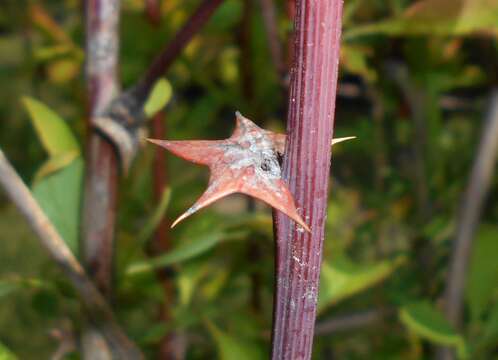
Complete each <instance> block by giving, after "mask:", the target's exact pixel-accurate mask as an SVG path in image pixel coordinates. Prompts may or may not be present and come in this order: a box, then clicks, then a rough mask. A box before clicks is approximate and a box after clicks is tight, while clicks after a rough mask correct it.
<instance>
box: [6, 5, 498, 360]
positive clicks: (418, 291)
mask: <svg viewBox="0 0 498 360" xmlns="http://www.w3.org/2000/svg"><path fill="white" fill-rule="evenodd" d="M497 3H498V2H497V1H496V0H421V1H412V0H383V1H381V0H346V1H345V4H344V15H343V23H344V28H343V43H342V49H341V72H340V81H339V88H338V99H337V113H336V123H335V124H336V125H335V137H342V136H356V137H357V139H356V140H353V141H349V142H345V143H341V144H338V145H336V146H334V149H333V158H332V174H331V179H332V181H331V192H330V203H329V207H328V219H327V231H326V238H325V245H324V246H325V249H324V264H323V268H322V276H321V289H320V297H319V311H318V319H317V328H316V337H315V341H314V357H315V358H316V359H367V358H368V359H401V358H402V359H425V358H429V357H432V356H433V354H435V353H436V350H435V349H436V347H438V346H441V345H445V346H449V347H453V348H454V349H455V350H456V352H457V353H458V355H459V356H460V357H465V356H467V357H470V358H472V359H494V358H498V357H497V356H498V260H497V259H498V225H497V221H498V203H497V201H496V199H497V196H498V188H497V179H498V178H497V176H496V175H497V171H496V169H495V167H494V163H495V157H496V155H497V154H496V152H497V146H496V144H495V143H498V133H497V131H496V129H497V128H498V125H496V123H498V112H497V113H496V114H494V116H493V111H492V110H493V106H494V107H496V109H498V95H497V93H496V92H497V89H498V87H497V85H498V61H497V59H498V57H497V55H498V53H497V50H498V49H497V43H496V38H497V35H498V4H497ZM198 4H199V2H198V1H193V0H188V1H185V0H184V1H180V0H164V1H157V2H156V1H146V0H123V1H122V17H121V25H120V26H121V45H120V47H121V48H120V54H121V58H120V70H119V71H120V77H121V80H122V85H123V88H127V87H129V86H130V85H132V84H133V83H134V82H135V81H136V80H137V78H139V77H140V75H141V74H142V73H143V71H144V69H146V68H147V66H148V64H149V63H150V61H151V60H152V58H153V57H154V56H155V54H157V53H158V51H159V50H160V49H161V48H162V47H163V46H164V44H166V43H167V42H168V41H170V40H171V39H173V38H174V34H175V33H176V31H177V30H178V29H179V28H180V27H181V26H182V25H183V24H184V23H185V21H186V20H187V19H188V17H189V15H190V14H191V13H192V12H193V10H194V9H195V8H196V7H197V5H198ZM290 5H291V1H284V0H278V1H269V0H259V1H258V0H225V1H223V3H222V5H221V6H220V7H219V8H218V9H217V10H216V12H215V13H214V15H213V17H212V18H211V19H210V20H209V22H208V23H207V25H206V26H204V27H203V29H202V31H201V32H200V33H199V34H197V35H196V36H195V37H194V38H193V40H192V41H191V42H190V43H189V45H188V46H187V48H186V49H185V50H184V51H183V52H182V54H181V56H180V57H178V59H176V61H175V62H174V64H173V65H172V67H171V68H170V70H169V71H168V73H167V74H166V76H165V80H163V82H162V86H163V87H162V89H163V91H164V92H166V93H168V96H167V98H165V99H164V100H163V101H164V103H166V102H167V105H166V107H165V109H164V111H162V112H160V113H158V115H156V119H157V118H159V120H155V121H156V124H158V123H159V124H162V126H160V127H159V133H162V138H168V139H221V138H225V137H227V136H229V135H230V133H231V131H232V130H233V127H234V123H235V122H234V112H235V110H240V111H241V112H242V114H244V115H245V116H247V117H248V118H250V119H252V120H254V121H255V122H256V123H257V124H258V125H259V126H261V127H264V128H267V129H271V130H274V131H280V132H284V131H285V118H286V108H287V99H286V93H287V84H288V72H287V69H288V68H289V64H290V63H291V56H290V55H289V53H290V50H289V48H290V47H291V42H290V41H289V40H288V39H289V34H290V32H291V30H292V21H291V20H290V17H292V7H291V6H290ZM272 9H273V10H274V15H275V16H274V17H273V18H272V16H268V14H269V12H270V14H271V10H272ZM272 29H273V30H274V31H273V30H272ZM84 48H85V47H84V21H83V4H82V2H81V1H77V0H53V1H49V0H43V1H42V0H38V1H26V0H21V1H20V0H18V1H15V0H3V1H1V2H0V84H1V86H0V117H1V121H0V147H1V148H2V150H3V151H4V152H5V154H6V156H7V157H8V158H9V159H10V160H11V162H12V163H13V165H14V166H15V168H16V169H17V171H18V172H19V173H20V175H21V176H22V178H23V179H24V181H25V182H26V183H27V184H29V185H30V186H31V188H32V189H33V192H34V194H35V196H36V198H37V199H38V200H39V202H40V203H41V205H42V207H43V208H44V209H45V210H46V211H47V212H48V214H49V216H50V217H51V219H52V220H53V222H54V223H55V224H56V226H57V228H58V229H59V231H60V232H61V234H63V236H64V238H65V240H66V241H67V242H68V244H69V245H70V247H71V248H72V249H73V251H74V252H75V253H76V254H77V253H78V247H79V245H78V242H79V232H80V221H79V218H80V208H81V194H82V188H81V184H82V176H83V168H84V166H83V164H84V159H83V157H82V156H80V155H78V154H77V155H75V156H72V157H71V156H69V157H66V158H64V159H62V160H61V159H60V158H59V160H58V161H54V160H53V158H50V149H49V146H48V147H47V143H46V140H44V136H46V135H44V131H47V130H43V126H40V125H39V120H37V117H39V116H40V114H41V113H43V114H45V115H43V116H46V117H51V118H56V119H58V120H55V121H62V122H63V123H65V124H67V125H68V126H69V128H70V134H72V136H73V137H74V139H75V140H74V141H75V142H76V143H77V144H78V145H77V147H83V146H84V144H85V139H86V134H87V131H86V125H85V110H86V105H85V104H86V100H85V99H86V90H85V80H84V60H85V51H84ZM493 94H494V95H493ZM495 111H498V110H495ZM47 113H48V115H47ZM30 114H31V115H30ZM37 114H38V115H37ZM37 121H38V122H37ZM151 123H152V122H151ZM37 124H38V125H37ZM156 131H157V129H156ZM156 134H157V132H156ZM486 135H487V136H486ZM69 136H70V135H69ZM71 141H73V140H71ZM155 150H156V149H155V148H154V147H153V146H148V145H144V146H143V147H142V149H141V150H140V152H139V154H138V156H137V157H136V159H135V160H134V162H133V165H132V167H131V169H130V171H129V174H128V175H127V176H123V177H122V179H121V181H120V193H119V200H118V203H119V206H118V222H117V228H116V259H115V264H114V268H115V276H114V281H115V289H114V294H113V297H112V303H113V305H114V307H115V308H116V311H117V316H118V318H119V321H120V323H121V324H123V326H124V328H125V329H126V331H127V332H128V333H129V334H130V336H131V338H132V339H133V340H135V341H136V342H137V343H138V344H139V345H140V347H141V348H142V349H143V350H144V351H145V352H146V354H147V357H148V358H157V354H159V353H161V349H163V348H164V347H165V346H166V347H172V348H173V349H174V352H175V354H177V357H176V358H187V359H210V358H216V357H220V358H223V359H246V358H247V359H259V358H261V359H264V358H267V354H268V351H269V350H268V349H269V346H270V345H269V344H270V332H271V314H272V301H273V300H272V294H273V274H274V270H273V251H274V243H273V232H272V220H271V211H270V209H269V208H268V207H266V206H264V205H262V204H260V203H258V202H256V203H255V202H253V201H251V200H249V199H248V198H246V197H244V196H236V195H234V196H231V197H229V198H227V199H224V200H222V201H220V202H218V203H217V204H216V205H215V206H213V207H211V208H210V209H207V210H203V211H201V212H199V213H197V214H195V215H194V216H192V217H190V218H189V219H188V220H186V221H185V222H183V223H181V224H180V225H178V226H177V227H176V228H175V229H173V230H169V229H168V228H169V227H168V226H167V225H168V223H169V222H170V221H171V220H172V219H174V218H176V217H177V216H178V215H179V214H180V213H182V212H183V211H185V209H187V208H188V207H189V206H190V205H191V204H192V203H193V202H194V201H195V200H196V199H197V198H198V197H199V196H200V194H201V193H202V191H203V189H204V188H205V186H206V184H207V180H208V170H207V169H206V168H203V167H199V166H195V165H193V164H189V163H186V162H185V161H183V160H181V159H178V158H176V157H173V156H170V155H169V154H168V155H166V159H164V160H163V159H161V161H162V162H161V163H160V165H159V168H161V169H163V170H162V172H161V170H157V169H158V165H154V159H155V158H154V156H155V154H154V152H155ZM82 152H83V151H82ZM50 159H52V162H50ZM154 169H156V171H155V172H154ZM157 171H159V172H160V173H161V174H162V175H160V176H164V177H165V178H166V179H167V180H166V183H167V187H166V189H167V190H166V191H165V192H164V193H162V192H158V191H157V189H155V188H154V181H155V180H154V176H157ZM154 174H156V175H154ZM469 184H471V186H470V188H471V189H473V191H474V192H472V193H471V194H470V195H467V196H465V194H466V189H468V188H469ZM163 216H164V218H163V219H164V220H163V222H162V223H161V221H160V220H159V219H161V218H162V217H163ZM0 239H1V250H0V358H2V359H3V358H5V359H10V357H9V356H12V358H15V357H14V356H17V358H19V359H41V358H50V357H51V356H53V358H57V357H56V356H59V355H61V356H62V354H65V355H64V356H67V358H79V355H78V351H77V348H78V344H77V334H78V331H79V329H80V328H81V323H82V319H81V315H80V307H79V304H78V301H77V299H76V296H75V293H74V291H73V290H72V288H71V286H70V285H69V283H68V281H67V280H66V279H65V278H64V276H63V275H62V274H61V273H60V272H59V270H58V269H57V268H56V267H55V266H54V264H53V263H52V262H51V261H50V259H49V258H48V256H47V255H46V253H45V252H44V250H43V249H42V248H41V247H40V245H39V243H38V241H37V239H36V237H35V236H34V235H33V233H32V232H31V230H30V229H29V227H28V226H27V223H26V222H25V220H24V219H23V217H22V216H21V215H20V214H19V212H18V211H17V210H16V209H15V208H14V206H13V205H12V204H11V203H10V202H9V201H8V200H7V198H6V196H5V194H4V193H3V192H0ZM457 240H458V241H462V242H463V243H467V244H469V246H468V247H467V248H466V249H465V250H464V251H463V253H461V254H460V255H458V256H459V257H458V258H455V255H454V253H453V251H452V248H453V246H454V245H455V244H456V243H457ZM452 262H455V263H457V264H462V265H463V266H464V275H463V278H462V276H460V279H459V280H460V281H463V284H464V292H463V298H462V301H463V310H462V312H461V318H460V320H459V321H458V322H457V324H456V325H455V323H454V322H453V321H448V320H447V319H446V318H445V311H446V310H447V309H446V306H447V301H445V299H444V293H445V289H446V288H447V287H448V278H449V277H450V278H451V276H449V271H450V268H451V266H450V265H451V264H452ZM144 264H145V265H148V266H143V265H144ZM3 353H5V355H3ZM14 354H15V355H14ZM2 356H5V357H2Z"/></svg>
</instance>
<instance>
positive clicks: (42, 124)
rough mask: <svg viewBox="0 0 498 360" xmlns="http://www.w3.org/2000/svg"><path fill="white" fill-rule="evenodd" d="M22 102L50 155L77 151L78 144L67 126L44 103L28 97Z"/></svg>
mask: <svg viewBox="0 0 498 360" xmlns="http://www.w3.org/2000/svg"><path fill="white" fill-rule="evenodd" d="M23 103H24V106H25V107H26V109H27V110H28V113H29V115H30V117H31V121H32V123H33V126H34V127H35V130H36V132H37V134H38V137H39V138H40V141H41V142H42V144H43V147H44V148H45V150H46V151H47V152H48V153H49V155H50V156H56V155H60V154H63V153H66V152H74V151H78V152H79V145H78V142H77V141H76V139H75V137H74V135H73V133H72V132H71V130H70V129H69V126H68V125H67V124H66V123H65V122H64V120H62V118H60V117H59V115H57V114H56V113H55V112H53V111H52V110H51V109H49V108H48V107H47V106H46V105H44V104H43V103H41V102H39V101H38V100H35V99H33V98H30V97H24V98H23Z"/></svg>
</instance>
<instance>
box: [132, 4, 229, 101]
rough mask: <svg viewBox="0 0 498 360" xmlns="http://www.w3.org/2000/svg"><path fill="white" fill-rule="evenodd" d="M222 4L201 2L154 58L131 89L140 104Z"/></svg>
mask: <svg viewBox="0 0 498 360" xmlns="http://www.w3.org/2000/svg"><path fill="white" fill-rule="evenodd" d="M222 2H223V0H203V1H202V3H201V4H200V5H199V7H198V8H197V10H196V11H195V12H194V14H192V16H191V17H190V19H189V20H188V21H187V22H186V23H185V25H184V26H183V27H182V28H181V29H180V31H179V32H178V33H177V34H176V35H175V37H174V39H173V41H171V42H170V43H169V44H168V45H166V47H165V48H164V49H163V50H162V51H161V53H160V54H159V55H158V56H157V57H156V59H155V60H154V62H153V63H152V65H151V66H150V67H149V69H148V70H147V71H146V73H145V74H144V76H143V77H142V78H141V79H140V81H139V82H138V84H137V85H136V86H135V87H134V88H133V92H134V94H135V96H136V97H137V100H138V101H139V102H140V103H142V102H144V101H145V99H146V98H147V96H148V94H149V92H150V90H151V89H152V87H153V86H154V84H155V82H156V81H157V79H158V78H160V77H161V76H163V75H164V73H165V72H166V70H167V69H168V68H169V67H170V65H171V64H172V63H173V61H174V60H175V59H176V58H177V57H178V55H179V54H180V52H181V51H182V50H183V48H184V47H185V46H186V45H187V44H188V43H189V41H190V40H191V39H192V37H193V36H194V35H195V34H197V33H198V32H199V30H200V29H201V27H202V26H203V25H204V24H205V23H206V22H207V21H208V20H209V19H210V18H211V15H212V14H213V13H214V11H215V10H216V9H217V8H218V6H219V5H220V4H221V3H222Z"/></svg>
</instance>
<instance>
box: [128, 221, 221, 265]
mask: <svg viewBox="0 0 498 360" xmlns="http://www.w3.org/2000/svg"><path fill="white" fill-rule="evenodd" d="M224 237H225V233H224V232H221V231H220V232H214V233H211V234H202V233H201V234H199V235H197V236H196V237H195V238H192V241H190V242H182V243H181V244H180V245H178V246H177V247H176V248H174V249H173V250H171V251H170V252H168V253H166V254H164V255H162V256H158V257H156V258H154V259H151V260H146V261H142V262H138V263H135V264H132V265H131V266H130V267H129V268H128V269H127V271H126V272H127V274H128V275H133V274H137V273H141V272H144V271H151V270H154V269H156V268H158V267H163V266H168V265H171V264H174V263H178V262H181V261H185V260H188V259H191V258H194V257H196V256H198V255H200V254H203V253H205V252H206V251H208V250H210V249H212V248H213V247H214V246H215V245H216V244H218V243H219V242H220V241H221V240H222V239H223V238H224Z"/></svg>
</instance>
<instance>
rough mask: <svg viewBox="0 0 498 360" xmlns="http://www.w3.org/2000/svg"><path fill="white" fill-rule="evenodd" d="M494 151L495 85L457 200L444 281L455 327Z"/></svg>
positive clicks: (497, 135)
mask: <svg viewBox="0 0 498 360" xmlns="http://www.w3.org/2000/svg"><path fill="white" fill-rule="evenodd" d="M497 155H498V89H496V88H495V89H494V90H493V91H492V93H491V97H490V107H489V112H488V114H487V115H486V118H485V121H484V126H483V128H482V135H481V137H480V141H479V149H478V150H477V154H476V157H475V161H474V165H473V166H472V170H471V173H470V180H469V183H468V186H467V190H466V191H465V194H464V196H463V199H462V202H461V204H460V212H459V214H458V219H457V229H456V235H455V241H454V243H453V254H452V256H451V263H450V270H449V272H448V277H447V281H446V292H445V302H444V304H445V305H444V310H445V314H446V317H447V319H448V320H449V321H450V322H451V323H452V324H453V325H454V326H455V327H457V328H458V327H460V325H461V320H462V309H463V291H464V287H465V281H466V274H467V272H468V271H467V269H468V264H469V259H470V256H471V254H472V243H473V240H474V235H475V232H476V229H477V227H478V225H479V219H480V217H481V213H482V210H483V207H484V202H485V199H486V197H487V194H488V192H489V189H490V186H491V180H492V178H493V174H494V169H495V164H496V157H497ZM439 358H440V359H445V360H446V359H453V358H454V354H453V351H452V350H450V349H444V350H443V349H442V350H441V351H440V352H439Z"/></svg>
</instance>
